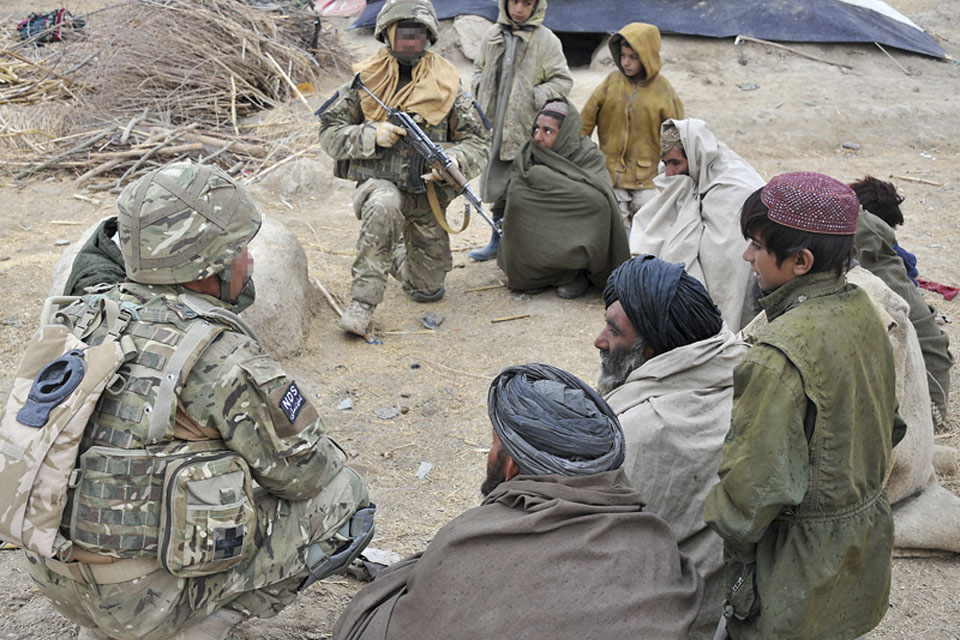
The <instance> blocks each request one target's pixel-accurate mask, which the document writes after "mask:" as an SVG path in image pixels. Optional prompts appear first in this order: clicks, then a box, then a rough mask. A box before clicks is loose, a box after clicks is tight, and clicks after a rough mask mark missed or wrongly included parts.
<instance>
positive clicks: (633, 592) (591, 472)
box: [333, 364, 702, 640]
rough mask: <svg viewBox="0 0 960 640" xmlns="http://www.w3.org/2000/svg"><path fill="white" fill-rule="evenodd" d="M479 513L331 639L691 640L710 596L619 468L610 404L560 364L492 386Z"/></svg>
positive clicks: (389, 577) (402, 570)
mask: <svg viewBox="0 0 960 640" xmlns="http://www.w3.org/2000/svg"><path fill="white" fill-rule="evenodd" d="M487 410H488V413H489V414H490V420H491V421H492V423H493V446H492V448H491V449H490V453H489V456H488V458H487V480H486V481H485V482H484V483H483V488H482V492H483V493H484V494H485V498H484V500H483V504H482V505H481V506H479V507H475V508H473V509H470V510H469V511H467V512H466V513H464V514H463V515H461V516H460V517H458V518H456V519H455V520H453V521H452V522H450V523H449V524H447V525H446V526H444V527H443V528H442V529H440V531H439V532H438V533H437V536H436V537H435V538H434V539H433V541H432V542H431V543H430V544H429V546H427V548H426V549H425V550H424V551H423V553H421V554H419V555H416V556H413V557H412V558H408V559H406V560H404V561H402V562H400V563H398V564H395V565H393V566H392V567H390V568H388V569H387V570H385V571H383V572H382V573H381V574H380V575H379V576H378V577H377V579H376V580H375V581H374V582H373V584H371V585H369V586H368V587H366V588H365V589H363V590H361V591H360V593H358V594H357V596H356V597H355V598H354V599H353V601H352V602H351V603H350V604H349V605H347V608H346V610H345V611H344V612H343V615H342V616H341V617H340V620H338V621H337V624H336V626H335V627H334V630H333V637H334V639H335V640H372V639H376V640H421V639H422V638H501V637H502V638H506V637H516V638H524V639H525V640H568V639H569V640H574V639H576V640H607V639H608V638H658V639H671V638H676V639H680V638H684V639H685V638H687V632H688V629H689V627H690V624H691V622H692V621H693V619H694V616H695V615H696V612H697V608H698V607H699V605H700V598H701V594H702V586H701V584H700V578H699V576H698V575H697V574H696V571H695V570H694V569H693V567H692V566H691V565H690V562H689V560H688V559H687V558H686V557H685V556H684V555H682V554H681V553H680V552H679V551H678V550H677V543H676V542H675V541H674V538H673V533H672V532H671V531H670V529H669V527H668V526H667V525H666V523H664V522H663V520H661V519H660V518H659V517H657V516H655V515H653V514H652V513H647V512H646V511H644V509H643V502H642V500H641V499H640V496H639V495H638V494H637V493H636V492H635V491H634V490H633V488H632V487H631V486H630V484H629V482H628V481H627V479H626V477H625V476H624V474H623V471H622V470H620V469H619V467H620V465H621V464H622V462H623V446H624V441H623V432H622V431H621V430H620V425H619V424H618V423H617V419H616V417H615V416H614V415H613V412H612V411H611V410H610V407H608V406H607V404H606V403H605V402H604V401H603V399H602V398H601V397H600V396H599V395H598V394H597V393H596V392H595V391H593V390H592V389H591V388H590V387H589V386H587V385H586V384H585V383H584V382H583V381H581V380H579V379H578V378H576V377H574V376H572V375H570V374H569V373H567V372H565V371H561V370H559V369H556V368H554V367H550V366H548V365H543V364H528V365H523V366H516V367H509V368H507V369H505V370H504V371H503V372H502V373H501V374H500V375H499V376H497V378H496V379H495V380H494V381H493V384H491V385H490V390H489V393H488V396H487Z"/></svg>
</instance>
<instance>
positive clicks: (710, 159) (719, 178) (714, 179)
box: [630, 118, 763, 331]
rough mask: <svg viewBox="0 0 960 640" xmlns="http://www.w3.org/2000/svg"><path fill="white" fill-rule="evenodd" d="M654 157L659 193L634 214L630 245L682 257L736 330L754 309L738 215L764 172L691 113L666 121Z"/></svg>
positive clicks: (679, 259)
mask: <svg viewBox="0 0 960 640" xmlns="http://www.w3.org/2000/svg"><path fill="white" fill-rule="evenodd" d="M660 160H661V161H662V163H663V170H662V172H661V173H659V174H658V175H657V176H656V177H655V178H654V179H653V183H654V184H655V185H656V186H657V188H658V189H660V193H659V194H658V195H657V196H656V197H655V198H654V199H652V200H650V201H649V202H648V203H646V204H645V205H643V207H642V208H641V209H640V210H639V211H637V213H636V214H635V215H634V216H633V226H632V227H631V230H630V252H631V253H632V254H634V255H640V254H645V253H649V254H652V255H655V256H657V257H658V258H660V259H661V260H666V261H667V262H682V263H683V264H684V265H685V268H686V270H687V273H689V274H690V275H692V276H693V277H694V278H696V279H697V280H699V281H700V282H702V283H703V285H704V286H705V287H706V288H707V291H709V292H710V297H711V298H713V301H714V302H715V303H716V305H717V306H718V307H719V308H720V313H722V314H723V319H724V320H726V322H727V325H728V326H729V327H730V328H731V329H732V330H734V331H736V330H738V329H740V328H741V327H742V326H743V325H745V324H747V323H748V322H749V321H750V320H751V319H753V317H754V316H755V315H756V313H757V311H758V309H754V296H753V295H752V290H753V279H752V277H751V275H750V268H749V265H746V263H745V262H744V261H743V258H742V255H743V250H744V248H745V243H744V241H743V238H742V237H741V235H740V223H739V221H738V218H737V216H738V215H739V212H740V206H741V205H742V204H743V201H744V200H746V199H747V196H749V195H750V194H751V193H753V192H754V191H755V190H756V189H757V188H759V187H761V186H763V178H761V177H760V174H758V173H757V172H756V171H754V169H753V167H751V166H750V165H749V164H748V163H747V162H746V161H745V160H744V159H743V158H741V157H740V156H739V155H737V154H736V153H735V152H734V151H733V150H732V149H730V147H728V146H727V145H725V144H724V143H722V142H720V141H719V140H717V138H716V136H714V135H713V133H712V132H711V131H710V130H709V129H707V125H706V123H704V121H703V120H697V119H696V118H689V119H687V120H666V121H664V123H663V124H662V125H661V127H660Z"/></svg>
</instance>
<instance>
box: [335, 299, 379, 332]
mask: <svg viewBox="0 0 960 640" xmlns="http://www.w3.org/2000/svg"><path fill="white" fill-rule="evenodd" d="M376 308H377V305H375V304H370V303H369V302H364V301H363V300H357V299H356V298H354V299H353V300H351V301H350V305H349V306H348V307H347V310H346V311H344V312H343V316H342V317H341V318H340V328H341V329H343V330H344V331H346V332H348V333H355V334H357V335H358V336H361V337H362V336H366V335H367V327H369V326H370V322H371V321H372V320H373V310H374V309H376Z"/></svg>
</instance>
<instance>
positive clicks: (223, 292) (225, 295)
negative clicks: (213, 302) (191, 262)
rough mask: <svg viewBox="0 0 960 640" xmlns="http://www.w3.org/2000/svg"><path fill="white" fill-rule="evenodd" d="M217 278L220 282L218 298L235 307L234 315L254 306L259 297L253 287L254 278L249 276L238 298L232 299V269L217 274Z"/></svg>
mask: <svg viewBox="0 0 960 640" xmlns="http://www.w3.org/2000/svg"><path fill="white" fill-rule="evenodd" d="M217 277H218V279H219V280H220V295H219V296H218V297H219V298H220V299H221V300H223V301H224V302H226V303H227V304H230V305H233V312H234V313H240V312H241V311H243V310H244V309H246V308H247V307H249V306H250V305H252V304H253V301H254V300H255V299H256V295H257V294H256V290H255V288H254V286H253V276H247V279H246V281H244V283H243V286H242V287H241V288H240V293H239V294H237V297H236V298H231V297H230V269H224V270H223V271H222V272H220V273H219V274H217Z"/></svg>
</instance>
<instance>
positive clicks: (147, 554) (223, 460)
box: [27, 163, 374, 640]
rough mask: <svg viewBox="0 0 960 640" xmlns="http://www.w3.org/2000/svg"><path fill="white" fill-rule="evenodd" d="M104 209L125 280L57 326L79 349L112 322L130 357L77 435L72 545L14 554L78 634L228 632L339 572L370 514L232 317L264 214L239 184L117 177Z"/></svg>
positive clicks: (359, 484) (198, 169) (356, 484)
mask: <svg viewBox="0 0 960 640" xmlns="http://www.w3.org/2000/svg"><path fill="white" fill-rule="evenodd" d="M118 209H119V214H120V215H119V221H118V222H119V233H120V245H121V249H122V251H123V258H124V262H125V265H126V273H127V276H128V280H129V281H128V282H125V283H122V284H119V285H114V286H106V285H104V286H102V287H101V288H100V290H99V291H97V292H95V293H91V294H88V295H86V296H84V297H82V298H80V299H78V300H77V301H75V302H74V303H72V304H70V305H69V306H66V307H64V308H63V309H61V310H60V312H59V314H58V319H59V320H60V321H61V322H62V323H65V324H67V326H69V327H71V328H72V330H73V332H74V334H75V335H77V336H78V337H81V338H82V339H84V340H85V342H86V343H87V344H97V343H99V342H100V341H102V340H103V339H104V336H106V335H107V333H108V331H109V332H114V333H113V335H116V333H117V332H119V339H120V343H121V344H122V345H126V346H125V351H126V352H127V356H128V358H127V360H126V363H125V364H124V365H123V366H122V367H121V369H120V371H119V373H120V374H121V375H120V377H119V381H120V383H121V384H119V385H114V386H112V387H111V389H110V391H108V392H106V393H104V395H103V396H101V398H100V400H99V401H98V403H97V406H96V409H95V411H94V413H93V415H92V417H91V418H90V421H89V423H88V425H87V427H86V429H85V431H84V436H83V440H82V442H81V447H80V451H81V455H80V459H79V461H78V464H77V468H78V470H77V471H75V476H76V479H75V481H73V482H72V483H71V486H72V487H73V488H72V489H70V490H69V492H68V495H67V496H66V500H67V506H66V509H65V511H64V516H63V519H62V522H61V532H62V533H63V535H65V536H67V537H68V538H69V540H70V541H71V542H72V548H71V549H70V552H69V554H67V557H63V558H61V559H49V558H44V557H41V556H38V555H35V554H32V553H27V559H28V560H29V563H30V567H29V570H30V573H31V574H32V576H33V578H34V579H35V580H36V581H37V583H38V584H39V585H40V588H41V590H42V591H43V593H45V594H46V595H47V596H48V597H49V598H50V599H51V600H52V601H53V604H54V607H55V608H56V609H57V610H58V611H59V612H60V613H62V614H63V615H64V616H65V617H67V618H69V619H70V620H71V621H73V622H75V623H77V624H79V625H80V626H81V632H80V636H79V637H80V638H88V639H96V638H115V639H123V640H133V639H135V638H142V639H164V638H177V639H187V638H203V639H205V640H211V639H215V638H225V637H226V636H227V635H228V634H229V631H230V629H231V628H232V627H233V626H234V625H236V624H237V623H238V622H240V621H242V620H244V619H246V618H248V617H251V616H259V617H262V618H265V617H271V616H274V615H276V614H277V613H278V612H279V611H280V610H281V609H283V608H284V607H285V606H286V605H288V604H290V603H291V602H293V600H294V599H295V598H296V595H297V592H299V591H301V590H303V589H304V588H305V587H306V586H308V585H309V584H311V583H312V582H313V581H314V580H315V579H317V578H320V577H324V576H325V575H329V574H330V573H332V572H334V571H336V570H339V569H342V568H344V566H345V565H346V564H347V563H349V561H351V560H352V559H353V558H354V557H355V556H356V555H357V554H359V552H360V550H362V548H363V546H365V544H366V543H367V542H369V539H370V537H371V536H372V534H373V508H374V507H373V505H372V504H370V502H369V500H368V498H367V490H366V487H365V486H364V483H363V481H362V480H361V479H360V477H359V476H358V475H357V474H356V473H355V472H354V471H353V470H352V469H350V468H349V467H347V466H345V464H344V463H345V458H346V456H345V455H344V452H343V450H341V449H340V447H339V446H337V444H336V443H335V442H334V441H333V440H331V439H330V438H328V437H327V436H326V435H324V429H323V424H322V422H321V420H320V418H319V416H318V415H317V412H316V410H315V409H314V408H313V407H312V406H311V404H310V402H309V401H308V400H307V399H306V396H305V395H304V394H303V393H302V392H301V391H300V389H299V387H298V386H297V384H296V383H295V382H293V381H292V380H290V379H289V378H287V376H286V375H285V374H284V372H283V371H282V370H281V369H280V367H279V366H278V365H277V364H276V363H275V362H274V361H273V360H272V359H271V358H270V356H269V355H267V354H266V353H265V352H264V350H263V348H262V347H261V346H260V345H259V344H258V342H257V340H256V338H255V337H254V336H253V335H252V332H250V331H249V329H248V328H247V327H246V325H245V324H244V323H243V322H242V321H241V320H240V319H239V317H237V316H236V315H235V314H234V313H233V312H232V310H233V309H235V308H236V307H235V303H236V302H237V301H238V300H241V299H242V298H243V297H244V296H243V295H242V293H243V292H244V291H245V290H247V289H248V285H249V282H250V276H251V271H252V260H251V258H250V257H249V255H248V253H247V244H248V243H249V242H250V240H251V239H252V238H253V237H254V235H256V233H257V231H258V230H259V228H260V221H261V218H260V212H259V211H258V209H257V206H256V204H255V203H254V202H253V200H252V199H251V198H250V196H249V195H248V194H247V193H246V192H245V191H244V189H243V188H242V187H241V186H239V185H238V184H236V183H235V182H234V181H233V180H232V179H231V178H230V177H229V176H227V175H226V174H225V173H224V172H222V171H220V170H219V169H217V168H215V167H211V166H208V165H193V164H190V163H178V164H172V165H168V166H166V167H163V168H160V169H157V170H155V171H153V172H151V173H149V174H147V175H146V176H144V177H143V178H141V179H140V180H138V181H137V182H136V183H134V184H132V185H130V186H128V187H127V188H126V189H125V190H124V192H123V194H122V195H121V196H120V200H119V202H118ZM118 308H119V309H120V313H119V316H118V315H117V314H116V312H114V313H113V314H111V313H110V312H109V310H110V309H114V310H116V309H118ZM105 310H106V311H105ZM111 315H112V317H111Z"/></svg>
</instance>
